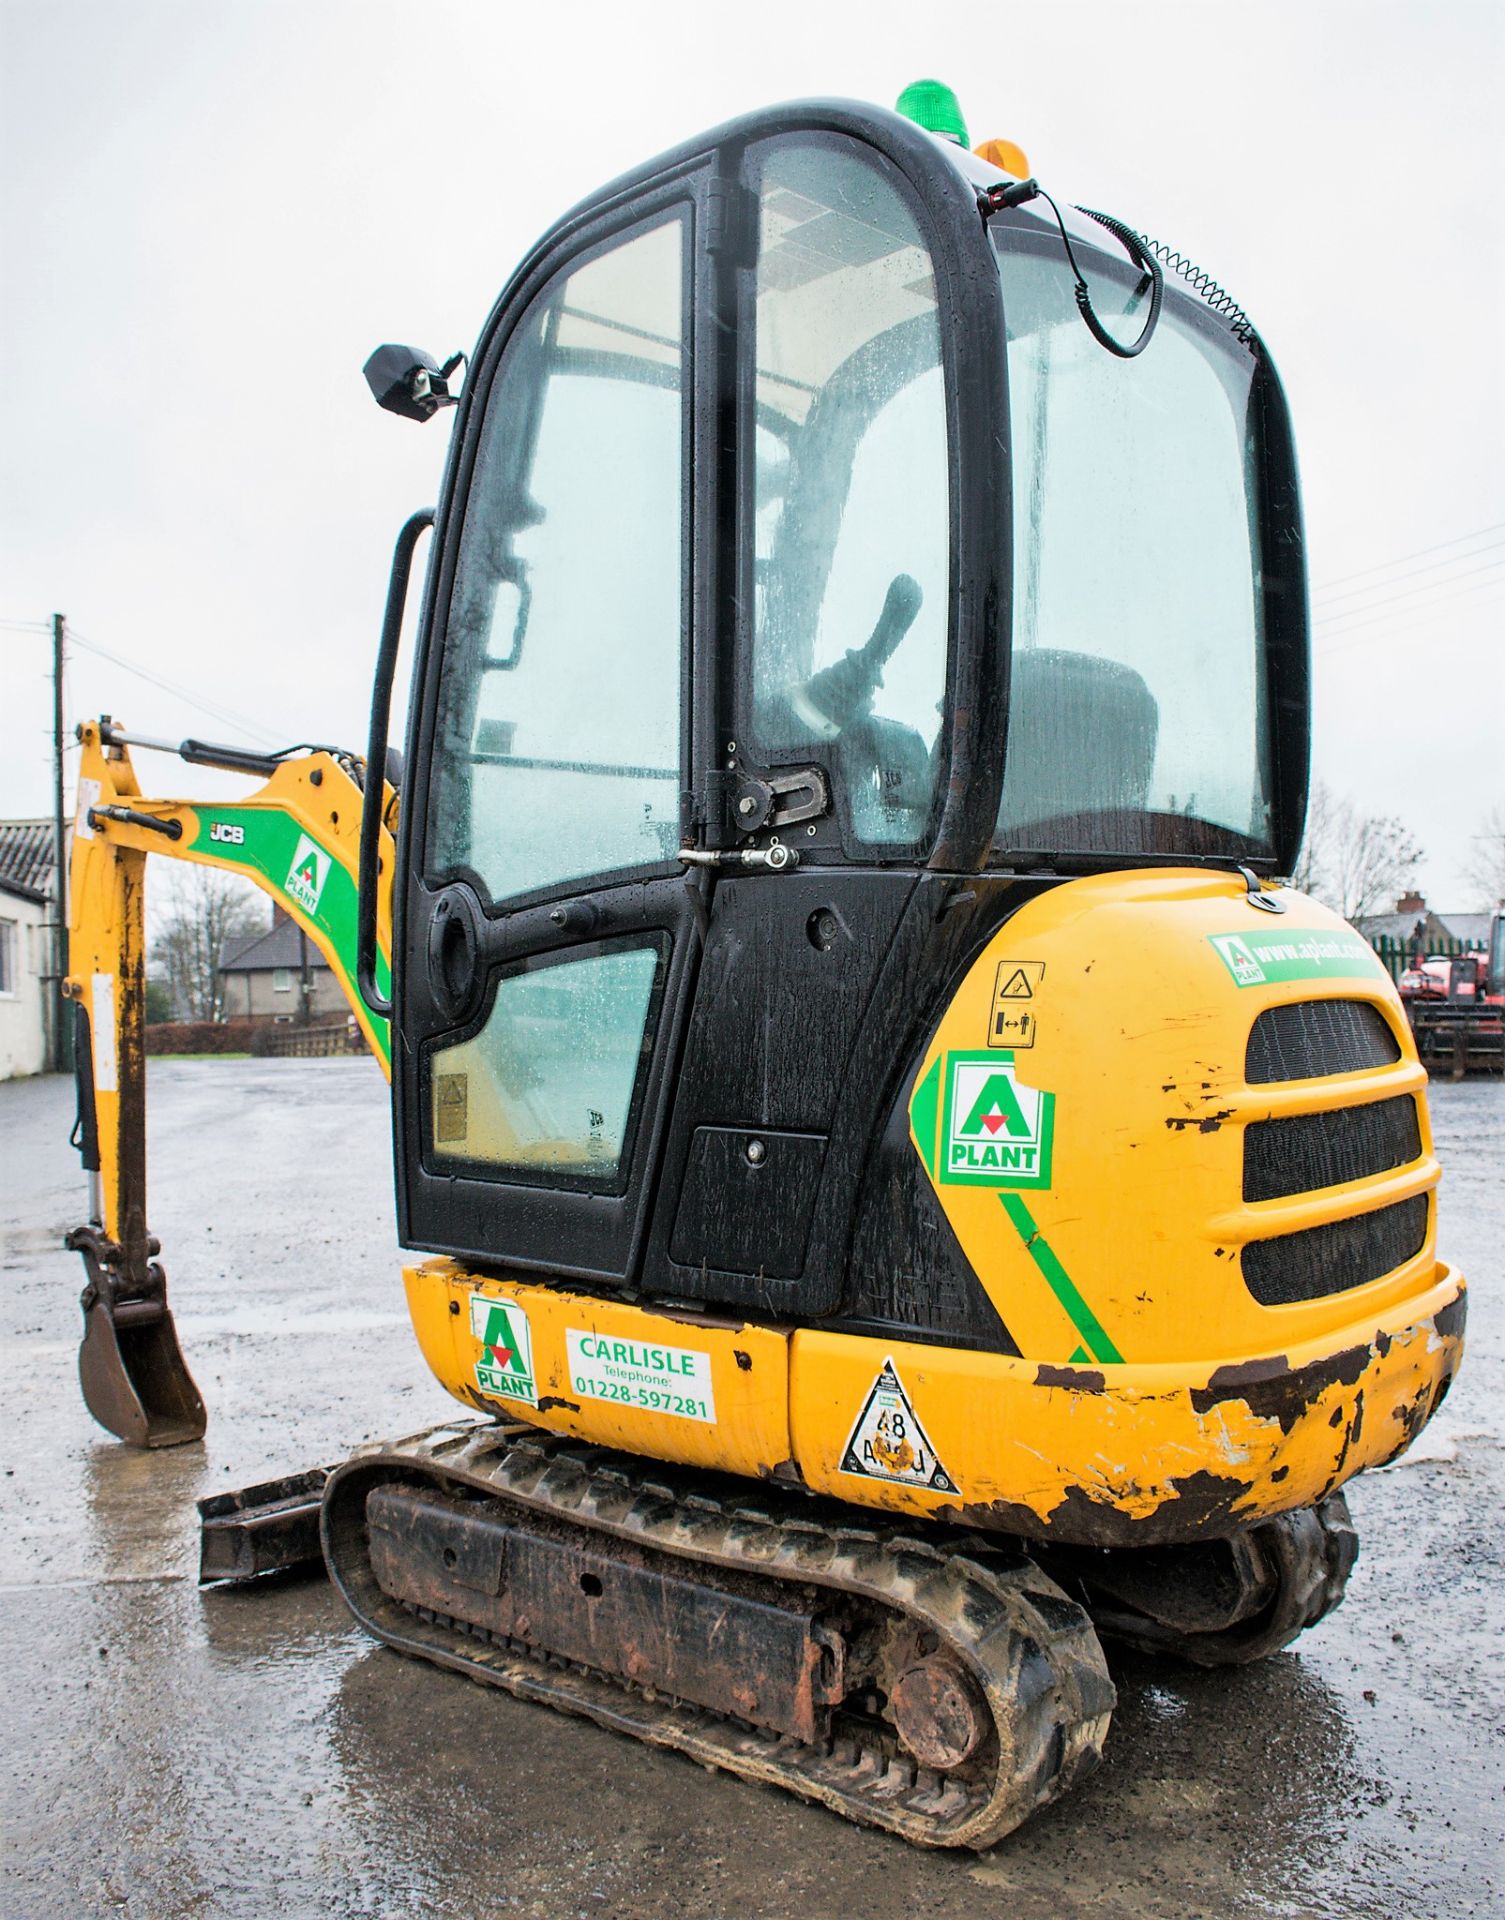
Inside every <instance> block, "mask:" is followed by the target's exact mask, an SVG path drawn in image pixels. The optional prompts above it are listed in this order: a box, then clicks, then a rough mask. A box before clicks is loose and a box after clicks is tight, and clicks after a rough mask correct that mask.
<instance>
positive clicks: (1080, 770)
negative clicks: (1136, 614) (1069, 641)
mask: <svg viewBox="0 0 1505 1920" xmlns="http://www.w3.org/2000/svg"><path fill="white" fill-rule="evenodd" d="M1159 735H1160V707H1159V704H1158V702H1157V701H1156V699H1155V696H1154V695H1153V694H1152V693H1151V692H1150V690H1149V688H1148V687H1147V686H1146V685H1145V682H1144V680H1143V678H1142V677H1141V676H1140V675H1139V674H1138V673H1136V672H1135V671H1134V669H1133V668H1132V667H1126V666H1124V665H1123V663H1122V662H1121V661H1118V660H1105V659H1104V658H1103V657H1102V656H1101V655H1099V654H1094V653H1074V652H1070V651H1068V650H1067V649H1065V648H1058V647H1032V648H1029V649H1028V650H1026V651H1023V652H1019V653H1016V654H1015V655H1014V668H1013V676H1012V681H1011V684H1010V692H1009V737H1008V758H1007V763H1006V765H1005V769H1004V777H1003V797H1002V800H1001V802H1000V804H999V809H998V837H999V839H1000V841H1001V842H1002V843H1003V844H1005V845H1014V846H1018V845H1025V846H1028V845H1031V844H1038V836H1036V835H1033V834H1032V833H1031V831H1030V829H1032V828H1034V827H1036V826H1043V825H1045V824H1046V823H1047V822H1056V821H1059V822H1065V821H1068V820H1070V821H1073V822H1078V823H1085V821H1086V819H1089V818H1090V817H1091V816H1092V815H1123V814H1126V813H1127V814H1142V813H1143V812H1144V811H1145V808H1146V804H1147V802H1148V799H1149V792H1150V780H1151V777H1152V776H1153V774H1154V771H1155V748H1156V743H1157V741H1158V739H1159ZM1088 830H1089V831H1090V829H1088ZM1075 844H1077V845H1082V844H1084V843H1083V841H1082V840H1081V839H1080V838H1078V839H1077V840H1076V841H1075Z"/></svg>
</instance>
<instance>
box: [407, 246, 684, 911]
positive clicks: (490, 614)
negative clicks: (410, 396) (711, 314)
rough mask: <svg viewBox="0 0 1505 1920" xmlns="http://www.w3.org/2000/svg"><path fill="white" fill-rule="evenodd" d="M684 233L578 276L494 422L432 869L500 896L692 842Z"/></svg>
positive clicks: (542, 324)
mask: <svg viewBox="0 0 1505 1920" xmlns="http://www.w3.org/2000/svg"><path fill="white" fill-rule="evenodd" d="M684 254H685V241H684V223H683V221H682V220H681V219H678V218H675V219H672V220H669V221H666V222H664V223H662V224H660V225H658V226H655V227H652V228H650V229H648V230H646V231H643V232H640V233H638V234H637V235H636V236H635V237H633V238H631V239H629V240H626V241H620V242H617V243H615V244H614V245H612V246H611V247H609V248H608V249H607V250H605V251H604V252H600V253H598V254H596V255H595V256H594V257H593V258H591V259H589V260H587V261H586V262H585V263H584V264H583V265H580V266H578V267H576V268H574V269H573V270H572V271H570V272H569V273H568V274H567V275H566V276H564V277H562V278H561V279H559V280H557V281H556V282H555V283H554V284H553V285H552V286H551V287H550V288H549V289H548V290H547V291H546V292H545V293H544V294H543V295H541V296H540V297H539V298H538V299H537V300H536V301H535V302H534V303H533V305H532V306H531V308H530V309H529V311H528V312H527V313H526V314H525V316H524V318H523V320H522V321H521V323H520V324H519V327H518V329H517V331H516V332H515V333H514V334H513V336H512V339H511V340H510V341H509V343H508V346H507V348H506V351H505V354H504V356H503V360H502V364H501V366H500V368H499V370H498V372H497V375H496V377H495V379H494V381H493V383H492V388H491V393H490V396H489V398H488V401H487V405H486V416H485V421H484V425H483V428H482V439H481V446H480V450H479V453H478V456H477V460H476V466H475V471H474V476H473V479H472V481H471V485H470V490H469V497H468V500H467V504H466V517H465V525H464V530H463V533H462V536H461V542H460V553H459V560H458V565H457V571H456V576H455V582H454V588H453V592H452V595H451V599H450V607H449V616H448V622H447V627H446V634H445V656H444V665H443V670H442V677H441V683H440V693H439V706H438V716H437V726H436V733H435V762H436V765H435V773H434V777H433V782H432V786H431V789H430V804H429V821H428V837H427V843H426V846H427V856H426V866H427V868H428V872H429V874H430V876H431V877H434V878H443V877H445V876H446V875H453V874H459V873H468V874H470V875H472V876H474V877H475V878H476V879H478V880H479V881H480V882H481V884H482V885H483V886H484V887H485V889H486V891H487V892H488V893H489V894H490V895H491V897H492V898H493V899H503V898H507V897H511V896H515V895H519V894H526V893H531V892H536V891H540V890H543V889H547V888H550V887H555V886H560V885H562V884H565V883H568V882H572V881H579V880H582V879H585V878H587V877H589V876H592V875H598V874H606V873H611V872H614V871H618V870H621V869H631V868H635V867H643V866H651V865H656V864H659V863H661V862H663V861H666V860H670V859H672V858H673V857H674V855H675V852H676V850H677V848H678V844H679V792H680V784H681V769H680V706H681V693H680V688H681V646H682V633H683V627H684V574H685V566H684V533H683V525H684V510H683V494H684V465H685V461H684V444H685V434H686V410H687V398H686V396H687V393H688V390H689V379H688V374H687V371H686V363H687V354H686V344H685V343H686V330H685V324H684V281H685V274H684Z"/></svg>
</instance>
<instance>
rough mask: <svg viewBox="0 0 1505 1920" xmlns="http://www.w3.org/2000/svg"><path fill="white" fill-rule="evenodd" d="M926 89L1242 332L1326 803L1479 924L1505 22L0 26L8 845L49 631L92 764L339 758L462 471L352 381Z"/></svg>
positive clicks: (1323, 9) (719, 18)
mask: <svg viewBox="0 0 1505 1920" xmlns="http://www.w3.org/2000/svg"><path fill="white" fill-rule="evenodd" d="M931 73H933V74H936V75H939V76H940V77H942V78H946V79H949V80H950V81H951V83H952V84H953V85H955V86H956V87H957V88H958V90H959V92H960V94H961V97H962V102H963V106H964V108H965V110H966V113H967V116H968V119H969V122H970V125H971V132H972V138H973V140H974V142H976V141H978V140H981V139H983V138H985V137H987V136H989V135H992V134H1002V135H1006V136H1007V137H1009V138H1012V139H1014V140H1016V141H1018V142H1019V143H1020V144H1021V145H1022V146H1023V147H1024V149H1025V151H1026V153H1027V154H1028V156H1029V159H1030V162H1031V165H1032V167H1033V169H1034V171H1035V172H1036V173H1037V174H1038V175H1039V176H1040V177H1041V179H1042V180H1043V182H1044V183H1045V184H1046V185H1047V186H1049V187H1050V188H1051V189H1052V190H1053V191H1054V192H1055V193H1056V195H1057V197H1060V196H1061V195H1063V194H1064V195H1065V196H1067V197H1069V198H1070V199H1072V200H1075V201H1078V202H1081V203H1084V204H1086V205H1088V206H1094V207H1104V208H1107V209H1108V210H1110V211H1112V212H1115V213H1117V214H1119V215H1120V216H1121V217H1123V218H1126V219H1128V220H1129V221H1131V222H1132V224H1133V225H1135V226H1136V227H1139V228H1141V229H1143V230H1144V231H1147V232H1149V233H1151V234H1153V235H1155V236H1156V237H1157V238H1160V239H1164V240H1168V241H1171V242H1173V243H1174V244H1175V245H1176V246H1177V247H1179V248H1180V249H1181V250H1182V251H1183V252H1185V253H1187V254H1188V255H1190V256H1191V257H1192V258H1193V259H1194V260H1196V261H1197V262H1198V263H1199V264H1200V265H1202V266H1204V267H1205V268H1207V269H1208V271H1210V272H1211V273H1212V274H1213V275H1214V276H1215V277H1216V278H1217V279H1218V280H1220V281H1222V282H1223V284H1224V285H1226V286H1227V287H1228V288H1229V289H1230V290H1231V291H1232V292H1233V293H1234V295H1235V297H1236V298H1237V299H1238V300H1239V301H1240V303H1241V304H1242V305H1243V306H1244V307H1245V308H1246V309H1247V310H1248V311H1249V313H1250V315H1251V316H1252V317H1253V319H1254V321H1255V323H1256V325H1257V326H1258V327H1259V328H1260V331H1261V333H1262V334H1263V336H1264V338H1265V340H1266V341H1267V342H1268V344H1269V346H1270V348H1271V350H1272V352H1273V354H1274V356H1275V358H1276V361H1277V364H1278V365H1279V367H1280V369H1281V372H1282V375H1283V377H1284V380H1285V383H1286V386H1287V389H1288V392H1289V395H1290V401H1291V407H1292V412H1293V415H1294V418H1295V424H1296V435H1297V447H1298V451H1299V455H1300V460H1301V468H1302V476H1303V482H1304V489H1305V501H1306V513H1307V536H1308V547H1309V553H1310V561H1311V575H1312V580H1313V583H1314V587H1315V588H1316V592H1315V595H1314V607H1315V611H1316V614H1317V625H1316V628H1315V652H1316V735H1315V756H1314V757H1315V768H1316V771H1317V773H1318V775H1319V776H1321V777H1323V778H1325V779H1326V780H1327V781H1328V783H1329V784H1330V785H1331V786H1332V787H1333V788H1335V789H1336V790H1337V791H1338V792H1340V793H1342V794H1344V795H1347V796H1349V797H1351V798H1352V799H1353V800H1355V801H1356V802H1357V803H1358V804H1359V805H1360V806H1361V807H1362V808H1364V809H1365V810H1367V811H1372V812H1380V813H1400V814H1402V815H1404V817H1405V818H1406V820H1407V822H1408V823H1409V824H1410V826H1411V827H1412V829H1413V831H1414V833H1415V834H1416V836H1417V838H1418V839H1420V841H1421V842H1422V844H1423V845H1424V847H1425V848H1426V850H1427V859H1426V861H1425V864H1424V866H1423V868H1422V879H1423V882H1424V887H1425V890H1426V892H1427V893H1428V895H1429V897H1430V898H1431V899H1432V901H1433V903H1434V904H1436V905H1439V906H1441V907H1444V908H1446V907H1448V906H1455V907H1456V906H1461V905H1466V904H1469V900H1468V897H1467V895H1468V889H1467V888H1466V886H1465V883H1464V882H1463V880H1462V877H1461V872H1460V869H1461V867H1462V865H1463V863H1464V861H1465V859H1466V858H1467V856H1468V852H1469V845H1470V836H1472V835H1475V834H1477V833H1478V832H1479V828H1480V820H1481V816H1482V815H1483V814H1484V813H1485V812H1487V811H1488V809H1489V808H1490V807H1491V806H1493V805H1496V804H1500V803H1502V802H1505V649H1502V647H1501V628H1502V621H1501V608H1502V605H1505V598H1502V587H1505V462H1502V454H1501V449H1502V445H1505V398H1502V395H1505V383H1502V379H1501V358H1502V353H1505V327H1502V311H1505V302H1502V293H1505V284H1502V282H1505V270H1502V257H1505V247H1502V237H1505V234H1502V215H1501V211H1500V209H1501V205H1502V196H1501V188H1500V185H1499V180H1500V159H1499V154H1500V141H1501V137H1502V126H1501V122H1502V118H1505V112H1502V109H1505V6H1502V5H1501V4H1500V0H1428V3H1427V4H1420V3H1416V0H1403V3H1401V4H1395V3H1394V0H1391V3H1388V4H1387V0H1355V3H1354V4H1350V3H1349V0H1304V3H1303V4H1287V3H1286V0H1261V4H1260V5H1258V6H1256V7H1249V6H1239V7H1235V6H1233V5H1231V4H1227V3H1226V0H1189V3H1188V4H1180V3H1179V0H1137V4H1124V0H1114V3H1113V4H1110V5H1098V4H1095V3H1094V0H1069V3H1058V4H1051V0H1045V4H1041V5H1037V6H1034V7H1032V8H1028V9H1002V10H1000V9H991V10H990V9H986V8H984V9H977V8H963V7H947V8H944V9H943V8H939V7H936V6H932V5H914V6H907V7H900V6H892V5H878V4H848V3H847V0H827V3H826V4H816V0H800V4H793V5H791V4H788V3H787V0H759V3H758V4H757V5H755V6H752V7H729V6H727V7H716V6H712V5H709V4H706V0H701V4H698V5H685V4H658V5H652V4H649V5H641V4H640V5H637V6H627V5H622V4H614V5H609V6H608V5H600V4H595V3H594V0H573V4H570V5H568V6H557V5H544V6H523V5H503V4H500V3H488V0H423V3H422V4H419V3H418V0H413V3H411V4H408V5H394V4H389V3H388V0H0V143H3V145H0V158H3V169H0V170H3V179H0V195H3V199H0V271H3V302H0V365H3V368H4V401H3V416H0V622H3V623H5V624H3V625H0V742H3V745H4V753H3V755H0V816H14V815H17V814H39V813H43V812H46V811H47V810H48V808H49V807H50V793H51V788H50V773H49V751H50V739H49V734H50V725H51V696H50V691H49V688H48V684H47V679H46V675H47V670H48V663H49V654H48V642H47V639H46V636H45V634H44V633H43V632H42V631H41V630H40V629H41V624H42V623H44V622H45V621H46V619H47V617H48V616H49V615H50V614H51V613H52V611H53V610H54V609H59V610H61V611H63V612H65V613H66V614H67V615H68V618H69V621H70V623H71V625H72V626H73V627H74V628H75V629H76V630H77V633H78V635H79V639H80V646H79V649H78V650H77V651H76V652H75V654H74V656H73V660H72V665H71V667H70V670H69V674H68V684H67V694H68V706H69V712H68V718H69V724H70V727H71V725H72V723H73V721H74V720H76V719H77V718H79V717H80V716H82V715H84V714H94V713H98V712H100V711H102V710H108V711H110V712H112V713H114V714H115V715H116V716H117V717H120V718H122V719H124V720H125V721H126V722H127V723H128V724H129V725H130V726H131V727H132V728H133V729H136V730H139V731H142V732H151V733H162V734H169V735H172V736H174V737H177V736H180V735H182V734H185V733H192V732H198V733H203V734H208V735H211V736H215V735H218V736H220V737H236V738H240V739H243V740H251V741H258V742H260V743H263V744H266V743H270V744H283V743H286V742H290V741H293V740H301V739H309V738H313V739H323V740H335V741H341V742H348V743H350V744H351V745H356V746H359V745H361V744H363V742H364V737H365V721H366V709H367V700H368V687H369V678H370V671H371V663H372V660H373V657H374V652H375V646H376V639H377V632H378V628H379V625H380V619H381V608H382V600H383V595H384V591H385V585H386V574H387V565H388V560H389V556H390V549H391V544H392V540H393V537H394V536H395V534H396V531H397V528H398V526H399V524H400V523H401V521H402V519H403V518H404V517H405V516H406V514H407V513H408V512H409V511H410V510H411V509H412V508H413V507H415V506H419V505H425V504H428V503H430V502H431V501H432V500H433V498H434V495H435V493H436V491H437V486H438V480H439V472H440V466H441V462H442V459H443V454H444V444H445V426H444V425H443V424H441V423H439V422H435V423H433V424H431V425H430V426H428V427H427V428H419V427H416V426H413V425H410V424H409V423H407V422H405V421H399V420H396V419H394V418H393V417H392V416H390V415H387V414H383V413H381V412H379V411H378V409H377V408H376V407H375V405H374V404H373V403H372V401H371V399H370V398H369V396H368V393H367V390H366V387H365V383H364V381H363V380H362V379H361V374H360V368H361V363H362V361H363V360H364V358H365V356H366V354H367V353H368V352H369V351H370V349H371V348H372V347H373V346H374V345H376V344H377V343H378V342H380V341H383V340H411V341H414V342H416V343H418V344H420V345H423V346H425V347H427V348H429V349H430V350H431V351H433V352H434V353H436V354H437V355H439V356H440V357H441V358H442V357H443V356H444V355H446V354H447V353H448V352H450V351H452V350H453V349H455V348H457V347H462V346H463V347H465V348H467V349H468V348H469V347H470V346H471V345H472V344H473V342H474V339H475V336H476V334H477V332H478V331H479V328H480V326H481V323H482V321H483V320H484V318H485V316H486V313H487V311H488V309H489V307H490V305H491V303H492V301H493V299H494V298H495V295H496V293H497V292H498V290H499V289H500V287H501V285H502V283H503V281H504V280H505V278H506V277H507V274H508V272H509V271H510V269H511V267H512V266H513V265H514V263H515V262H516V261H517V259H518V257H519V255H520V254H521V253H522V252H523V250H524V249H525V248H526V247H527V245H528V244H529V243H530V241H532V240H533V239H534V238H535V237H536V236H537V234H538V233H539V232H540V231H541V230H542V229H543V228H544V227H545V226H547V225H548V224H549V223H550V222H551V221H552V220H553V219H554V218H555V217H556V216H557V215H558V214H559V213H561V212H563V211H564V210H565V209H566V208H567V207H568V206H569V205H570V204H571V203H572V202H574V201H575V200H576V199H578V198H580V197H582V196H583V195H585V194H587V193H588V192H590V191H591V190H592V189H593V188H594V187H596V186H598V185H601V184H604V183H605V182H606V181H607V180H608V179H609V178H611V177H612V176H613V175H614V174H616V173H618V172H620V171H622V170H623V169H625V168H627V167H629V166H631V165H634V164H636V163H637V162H639V161H640V160H643V159H645V158H647V157H649V156H651V155H652V154H653V153H655V152H657V151H659V150H661V149H662V148H665V147H668V146H670V145H672V144H673V143H674V142H675V141H677V140H679V139H681V138H683V137H685V136H688V135H690V134H693V133H695V132H696V131H698V130H699V129H701V128H703V127H706V126H710V125H712V124H714V123H715V122H717V121H719V120H721V119H723V118H726V117H727V116H729V115H731V114H734V113H738V112H742V111H744V110H747V109H750V108H754V107H757V106H760V105H766V104H769V103H771V102H774V101H777V100H781V99H792V98H797V97H801V96H808V95H812V94H838V95H846V96H852V97H858V98H864V99H869V100H877V101H882V102H885V103H888V102H891V101H892V100H893V98H894V96H895V95H896V94H897V92H898V91H899V89H900V88H901V87H902V86H903V85H904V84H905V82H906V81H908V80H910V79H913V78H915V77H916V76H918V75H921V74H931ZM15 623H20V624H19V625H17V624H15ZM32 623H35V624H34V625H33V624H32ZM85 641H87V642H89V643H92V645H93V646H94V647H99V648H104V649H106V650H107V651H108V652H110V653H112V654H115V655H117V656H119V658H120V659H122V660H124V661H128V662H130V663H132V664H133V665H134V666H136V667H139V668H142V669H144V670H146V671H147V672H149V673H151V674H153V675H155V676H157V677H158V678H160V679H162V680H166V681H168V682H171V683H172V684H173V685H174V686H176V687H179V688H182V689H185V690H187V691H188V692H189V693H191V694H192V695H193V696H194V697H195V698H196V699H197V700H199V701H201V702H203V703H204V706H207V707H208V708H209V709H210V711H205V710H204V707H203V706H193V705H190V704H187V703H185V701H184V700H183V699H181V698H179V697H178V695H177V694H175V693H173V692H171V691H168V690H167V689H165V688H163V687H160V686H157V685H153V684H149V683H147V682H145V681H143V680H142V679H141V678H139V677H137V676H135V675H132V674H130V673H127V672H125V671H122V670H121V669H120V668H119V667H117V666H116V665H114V664H112V663H110V662H109V661H107V660H105V659H103V658H102V657H100V655H99V654H98V653H95V652H92V651H85V650H84V648H83V644H82V643H83V642H85ZM140 770H141V771H142V773H143V775H144V776H145V778H146V779H147V780H148V781H150V782H151V783H153V785H154V788H155V790H156V791H160V792H164V793H165V792H173V791H178V792H185V791H186V792H195V791H199V792H202V791H207V790H209V786H210V785H212V784H213V783H214V782H215V779H216V777H215V776H205V775H203V774H202V773H197V772H194V771H193V770H191V769H186V768H183V767H181V766H180V765H178V763H176V762H172V761H166V760H160V759H157V758H156V757H152V758H151V759H150V760H147V759H146V758H145V757H144V756H143V761H142V765H141V769H140Z"/></svg>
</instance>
